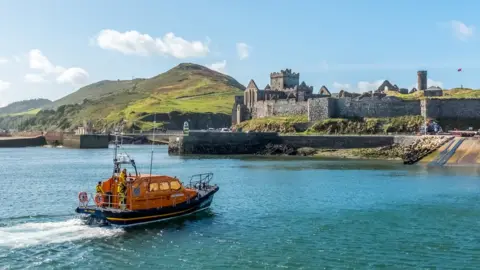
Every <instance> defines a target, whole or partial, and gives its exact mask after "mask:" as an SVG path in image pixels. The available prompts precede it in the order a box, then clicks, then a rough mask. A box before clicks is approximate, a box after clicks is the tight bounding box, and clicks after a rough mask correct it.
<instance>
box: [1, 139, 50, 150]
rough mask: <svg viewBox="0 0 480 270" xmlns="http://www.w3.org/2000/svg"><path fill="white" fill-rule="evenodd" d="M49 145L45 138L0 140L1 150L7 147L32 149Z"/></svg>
mask: <svg viewBox="0 0 480 270" xmlns="http://www.w3.org/2000/svg"><path fill="white" fill-rule="evenodd" d="M45 144H47V142H46V141H45V137H43V136H37V137H2V138H0V148H7V147H32V146H43V145H45Z"/></svg>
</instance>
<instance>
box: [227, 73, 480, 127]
mask: <svg viewBox="0 0 480 270" xmlns="http://www.w3.org/2000/svg"><path fill="white" fill-rule="evenodd" d="M386 91H396V92H399V93H401V94H412V93H415V92H416V91H424V96H426V97H436V96H442V95H443V90H442V89H441V88H440V87H438V86H431V87H428V85H427V71H426V70H420V71H418V72H417V88H415V87H414V88H412V89H411V90H408V89H406V88H399V87H398V86H397V85H396V84H392V83H391V82H389V81H388V80H385V81H384V82H383V83H382V84H381V85H380V86H379V87H378V88H377V89H372V90H371V91H368V92H365V93H363V94H360V93H351V92H347V91H344V90H341V91H340V92H339V93H330V91H329V90H328V88H327V87H326V86H322V87H321V88H320V90H319V91H318V93H314V90H313V86H308V85H307V84H306V83H305V82H302V83H300V74H299V73H295V72H292V70H290V69H286V70H282V71H280V72H273V73H271V74H270V84H267V85H266V86H265V88H264V89H263V90H261V89H259V88H258V86H257V84H256V83H255V81H254V80H250V82H249V83H248V86H247V88H246V89H245V92H244V95H243V96H236V97H235V102H234V106H233V109H232V124H234V125H235V124H237V123H240V122H242V121H246V120H249V119H255V118H263V117H272V116H291V115H307V116H308V119H309V121H316V120H321V119H325V118H351V117H396V116H404V115H421V114H424V113H425V114H426V108H427V107H429V106H430V105H431V104H440V103H435V102H434V101H432V102H430V103H429V104H430V105H427V104H426V102H428V101H425V102H423V101H422V102H420V100H402V99H400V98H397V97H394V96H387V94H386V93H385V92H386ZM475 102H478V103H479V108H478V109H480V100H475ZM470 103H472V102H470ZM442 104H443V103H442ZM451 104H453V103H451ZM472 104H474V103H472ZM475 104H476V103H475ZM443 105H445V104H443ZM443 105H442V106H443ZM432 106H433V105H432ZM439 106H440V105H439ZM456 106H458V104H456ZM469 106H470V105H469ZM472 106H474V107H475V108H476V105H472ZM430 107H431V106H430ZM430 107H429V108H430ZM447 107H448V106H447ZM432 108H433V109H434V110H435V111H436V113H437V114H438V113H440V111H442V108H440V107H438V108H437V107H432ZM445 108H446V107H445ZM451 108H455V106H453V107H451ZM451 108H450V107H449V109H451ZM454 110H455V109H454ZM432 113H433V112H432ZM447 114H448V113H447ZM479 114H480V112H479ZM448 115H454V114H453V113H449V114H448ZM467 115H468V117H473V115H476V113H470V112H469V113H467ZM437 116H438V115H437ZM479 116H480V115H479ZM452 117H456V116H452ZM475 117H476V116H475Z"/></svg>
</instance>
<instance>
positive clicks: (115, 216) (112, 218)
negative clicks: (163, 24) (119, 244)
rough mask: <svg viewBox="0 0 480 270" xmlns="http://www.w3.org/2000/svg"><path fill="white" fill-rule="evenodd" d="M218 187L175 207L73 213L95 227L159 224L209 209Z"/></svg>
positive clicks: (81, 208) (93, 208)
mask: <svg viewBox="0 0 480 270" xmlns="http://www.w3.org/2000/svg"><path fill="white" fill-rule="evenodd" d="M218 189H219V188H218V187H215V189H213V190H211V191H209V192H208V193H207V194H205V195H204V196H202V197H200V198H198V199H196V200H191V201H190V202H185V203H181V204H177V205H176V206H170V207H162V208H154V209H147V210H136V211H130V210H126V211H121V210H119V209H110V208H100V207H96V206H79V207H77V209H75V212H77V213H78V214H81V215H83V216H84V217H85V218H86V219H87V220H88V221H89V222H88V223H90V224H96V225H103V226H105V225H107V226H108V225H109V226H114V227H132V226H137V225H142V224H148V223H153V222H159V221H163V220H169V219H173V218H178V217H183V216H187V215H190V214H193V213H196V212H199V211H203V210H205V209H207V208H209V207H210V205H211V203H212V200H213V195H214V194H215V193H216V192H217V191H218Z"/></svg>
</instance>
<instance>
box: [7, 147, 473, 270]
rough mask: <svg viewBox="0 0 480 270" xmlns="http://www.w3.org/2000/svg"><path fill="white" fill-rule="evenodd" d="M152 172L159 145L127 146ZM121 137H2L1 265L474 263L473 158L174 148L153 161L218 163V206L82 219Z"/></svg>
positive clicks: (186, 172) (184, 174)
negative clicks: (428, 163) (126, 225)
mask: <svg viewBox="0 0 480 270" xmlns="http://www.w3.org/2000/svg"><path fill="white" fill-rule="evenodd" d="M126 148H127V150H128V152H129V153H130V154H131V155H133V157H134V158H135V159H136V163H137V164H138V165H139V169H140V171H141V172H143V173H148V172H149V164H150V147H149V146H128V147H126ZM112 158H113V151H112V149H99V150H80V149H66V148H63V149H59V148H16V149H0V199H1V200H0V269H29V268H31V269H72V268H74V269H114V268H116V269H127V268H128V269H137V268H150V269H173V268H176V269H324V268H325V269H343V268H352V269H353V268H355V269H365V268H367V269H377V268H379V269H419V268H426V269H429V268H438V269H469V268H470V269H478V267H479V266H480V241H479V240H480V239H479V238H480V194H479V192H480V180H479V173H478V170H477V169H476V168H436V167H425V166H421V165H414V166H406V165H402V164H398V163H395V162H386V161H349V160H320V159H306V158H286V159H285V158H282V159H280V158H274V159H266V158H235V157H231V158H227V157H188V158H185V157H171V156H168V154H167V149H166V147H165V146H161V147H156V148H155V155H154V160H153V164H154V166H153V172H154V173H156V174H165V175H170V176H177V177H178V178H180V179H181V180H182V181H184V182H188V177H189V176H190V175H192V174H198V173H203V172H213V173H214V183H217V184H218V185H219V186H220V190H219V192H218V193H217V194H215V197H214V200H213V204H212V206H211V209H210V210H209V211H206V212H204V213H201V214H197V215H193V216H190V217H188V218H181V219H177V220H173V221H168V222H162V223H155V224H150V225H145V226H141V227H136V228H131V229H112V228H105V227H89V226H85V225H82V224H81V222H80V221H79V220H78V219H76V218H75V216H74V209H75V207H76V206H77V205H78V192H79V191H88V192H89V193H93V192H94V189H95V185H96V183H97V182H98V181H99V180H101V179H106V178H108V177H109V176H110V174H111V172H112Z"/></svg>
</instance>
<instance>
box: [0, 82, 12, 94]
mask: <svg viewBox="0 0 480 270" xmlns="http://www.w3.org/2000/svg"><path fill="white" fill-rule="evenodd" d="M11 85H12V84H11V83H10V82H6V81H2V80H0V92H2V91H4V90H7V89H8V88H10V86H11Z"/></svg>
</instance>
